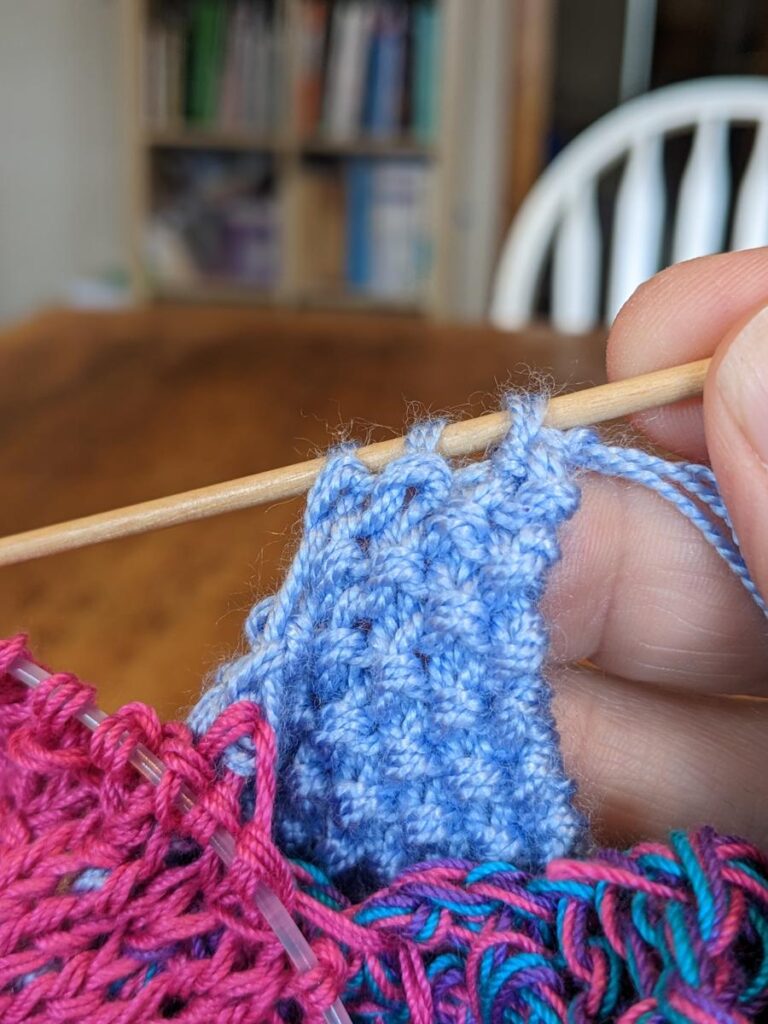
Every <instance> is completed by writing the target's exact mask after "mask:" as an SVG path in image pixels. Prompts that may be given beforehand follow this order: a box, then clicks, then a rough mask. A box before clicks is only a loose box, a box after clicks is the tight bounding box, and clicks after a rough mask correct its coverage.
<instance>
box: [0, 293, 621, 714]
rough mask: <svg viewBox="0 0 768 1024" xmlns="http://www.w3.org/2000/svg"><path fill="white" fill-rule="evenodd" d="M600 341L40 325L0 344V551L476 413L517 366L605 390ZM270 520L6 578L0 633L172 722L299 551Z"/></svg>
mask: <svg viewBox="0 0 768 1024" xmlns="http://www.w3.org/2000/svg"><path fill="white" fill-rule="evenodd" d="M603 350H604V340H603V338H602V337H598V336H593V337H587V338H579V339H575V338H565V337H560V336H557V335H555V334H552V333H550V332H548V331H546V330H545V329H532V330H531V331H529V332H526V333H525V334H524V335H509V334H502V333H499V332H497V331H494V330H492V329H490V328H488V327H485V326H472V327H457V326H440V325H434V324H424V323H422V322H419V321H416V320H407V319H400V318H394V317H385V316H380V317H369V316H366V317H362V316H344V317H340V316H333V315H331V314H305V315H301V314H297V313H278V312H269V313H267V312H254V311H249V310H234V309H233V310H216V309H207V308H205V309H199V308H197V309H195V308H184V309H177V308H171V307H166V308H156V309H151V310H137V311H134V312H126V313H119V314H117V313H115V314H112V313H110V314H94V313H89V314H86V313H77V312H50V313H45V314H41V315H40V316H38V317H36V318H34V319H33V320H31V321H29V322H27V323H24V324H22V325H20V326H19V327H17V328H15V329H12V330H10V331H6V332H5V334H4V335H2V336H0V417H1V419H0V424H1V426H0V475H1V476H2V479H3V480H4V486H3V501H2V503H1V504H0V534H3V535H4V534H9V533H14V532H17V531H20V530H24V529H30V528H32V527H35V526H42V525H44V524H46V523H52V522H57V521H59V520H62V519H67V518H72V517H74V516H80V515H86V514H88V513H90V512H97V511H101V510H103V509H107V508H112V507H115V506H118V505H124V504H127V503H130V502H136V501H141V500H143V499H146V498H152V497H158V496H160V495H163V494H167V493H171V492H175V491H179V490H184V489H187V488H191V487H198V486H202V485H204V484H208V483H213V482H215V481H218V480H224V479H227V478H229V477H236V476H241V475H244V474H246V473H252V472H256V471H258V470H261V469H268V468H270V467H273V466H278V465H282V464H284V463H287V462H295V461H297V460H299V459H302V458H304V457H308V456H310V455H314V454H316V453H317V452H318V450H322V449H323V448H324V447H326V446H327V445H328V443H329V441H332V440H333V439H334V438H339V437H340V436H342V435H343V436H352V437H354V438H358V439H370V440H379V439H383V438H385V437H388V436H391V435H392V434H396V433H400V432H402V429H403V427H404V424H405V423H406V422H407V421H412V420H413V419H414V418H415V417H416V416H417V415H422V414H424V413H425V412H432V413H434V412H438V411H443V410H446V409H449V410H452V411H453V412H454V413H455V414H457V415H468V414H477V413H479V412H480V411H482V410H483V408H485V409H487V408H492V407H494V406H495V404H496V398H495V396H496V395H498V394H499V393H501V392H502V390H503V389H504V387H505V386H507V385H508V384H510V383H514V384H516V385H518V386H520V385H525V384H527V383H529V382H530V379H531V378H530V370H529V369H528V368H529V367H533V368H535V371H536V374H535V376H534V379H535V380H538V379H539V378H538V375H539V373H540V371H542V370H543V371H549V372H551V374H552V376H553V378H554V381H555V382H556V384H557V385H558V387H568V388H573V387H580V386H584V385H588V384H591V383H600V382H601V381H602V380H603V379H604V369H603ZM301 508H302V505H301V502H300V501H290V502H284V503H282V504H280V505H278V506H275V507H272V508H266V509H252V510H248V511H244V512H238V513H235V514H230V515H228V516H223V517H219V518H218V519H213V520H209V521H207V522H200V523H193V524H189V525H187V526H182V527H176V528H174V529H171V530H166V531H163V532H160V533H155V534H151V535H146V536H143V537H133V538H128V539H125V540H122V541H117V542H112V543H110V544H104V545H101V546H99V547H96V548H90V549H85V550H82V551H76V552H69V553H67V554H63V555H58V556H56V557H51V558H47V559H44V560H42V561H38V562H32V563H28V564H26V565H20V566H12V567H8V568H4V569H0V633H1V634H2V635H8V634H10V633H14V632H17V631H19V630H25V631H28V632H29V633H30V635H31V644H32V646H33V649H34V651H35V653H36V655H37V656H38V657H39V658H41V659H43V660H45V661H46V662H47V663H48V664H49V665H51V666H53V667H55V668H57V669H66V670H70V671H73V672H76V673H78V674H79V675H81V676H82V677H83V678H86V679H88V680H91V681H93V682H95V683H96V684H97V686H98V688H99V694H100V703H101V705H102V706H103V707H104V708H105V709H107V710H111V709H114V708H115V707H116V706H118V705H119V704H121V703H124V702H126V701H128V700H145V701H150V702H152V703H153V704H154V705H155V706H156V707H157V708H158V710H159V711H160V712H161V714H163V715H166V716H168V715H171V714H173V713H175V712H177V711H178V710H179V709H180V708H184V707H186V706H188V705H189V704H191V703H192V702H193V701H194V700H195V699H196V697H197V694H198V692H199V688H200V683H201V680H203V679H204V678H205V676H206V673H208V672H210V671H211V669H212V668H213V667H214V666H215V665H216V664H217V662H218V661H219V660H221V659H223V658H225V657H227V656H228V655H230V654H231V653H232V652H233V650H235V649H236V647H237V645H238V644H239V643H240V640H239V634H240V627H241V621H242V619H243V616H244V613H245V611H246V609H247V608H248V607H249V605H250V604H251V603H252V602H253V601H254V599H255V598H256V597H258V596H261V595H263V594H265V593H269V592H270V591H271V590H272V589H273V588H274V587H275V586H276V585H277V583H278V581H279V579H280V575H281V573H282V571H283V570H284V568H285V566H286V564H287V562H288V560H289V558H290V556H291V553H292V552H293V550H294V549H295V545H296V542H297V538H298V535H299V522H300V515H301Z"/></svg>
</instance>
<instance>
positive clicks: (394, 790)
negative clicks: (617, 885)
mask: <svg viewBox="0 0 768 1024" xmlns="http://www.w3.org/2000/svg"><path fill="white" fill-rule="evenodd" d="M506 401H507V408H508V409H509V411H510V413H511V420H512V426H511V428H510V430H509V432H508V434H507V436H506V438H505V439H504V440H503V441H502V442H501V443H500V444H499V445H498V446H497V447H496V448H495V449H494V450H493V451H492V452H491V453H490V454H489V456H488V457H487V458H485V459H483V460H480V461H476V462H469V463H466V464H463V465H459V466H454V465H452V464H451V463H450V462H449V461H448V460H446V459H445V458H444V457H443V456H441V455H440V454H439V453H438V452H437V451H436V448H437V444H438V441H439V437H440V434H441V432H442V429H443V426H444V424H443V423H442V422H433V423H427V424H420V425H418V426H416V427H414V428H413V430H412V431H411V432H410V434H409V436H408V438H407V442H406V446H405V452H404V454H403V455H402V456H401V457H400V458H398V459H396V460H395V461H394V462H392V463H390V464H389V465H388V466H386V467H385V469H384V470H383V471H381V472H380V473H373V472H372V471H370V470H369V469H368V468H367V467H365V466H364V465H363V464H362V463H361V462H360V461H359V460H358V459H357V457H356V455H355V452H354V450H353V449H352V448H351V447H344V448H342V449H339V450H338V451H335V452H333V453H331V455H330V456H329V457H328V460H327V463H326V466H325V468H324V470H323V472H322V473H321V475H320V477H319V478H318V480H317V481H316V483H315V486H314V488H313V489H312V492H311V494H310V495H309V498H308V501H307V508H306V513H305V517H304V534H303V539H302V541H301V544H300V547H299V549H298V551H297V553H296V556H295V558H294V560H293V563H292V565H291V567H290V570H289V572H288V574H287V576H286V579H285V581H284V583H283V585H282V587H281V588H280V590H279V591H278V592H277V593H276V594H275V595H273V596H272V597H268V598H266V599H265V600H263V601H260V602H259V603H258V604H256V605H255V606H254V608H253V609H252V611H251V613H250V614H249V616H248V620H247V623H246V630H245V631H246V639H247V643H248V650H247V652H246V653H245V654H244V655H243V656H242V657H240V658H238V659H236V660H234V661H232V662H230V663H229V664H227V665H224V666H222V668H221V669H220V670H219V671H218V674H217V676H216V678H215V681H214V685H213V686H212V687H211V689H210V690H209V691H208V692H207V693H205V694H204V695H203V697H202V698H201V700H200V702H199V703H198V705H197V706H196V708H195V709H194V710H193V712H192V715H191V719H190V721H191V725H192V727H193V729H194V730H195V731H196V732H198V733H201V732H204V731H205V730H206V729H207V728H208V727H209V726H210V725H211V724H212V723H213V721H214V720H215V719H216V718H217V716H218V715H219V714H220V713H221V711H222V710H223V709H224V708H225V707H227V706H228V705H229V704H231V703H232V702H234V701H237V700H241V699H248V700H255V701H258V702H259V703H260V704H261V705H262V707H263V708H264V710H265V713H266V715H267V718H268V720H269V721H270V723H271V724H272V725H273V727H274V728H275V731H276V734H277V738H278V757H279V763H278V777H279V780H280V783H279V791H278V800H277V815H276V829H277V838H278V840H279V842H280V843H281V845H282V847H283V849H284V850H285V851H286V852H287V853H288V854H289V855H291V856H294V857H300V858H303V859H306V860H308V861H311V862H313V863H316V864H319V865H321V866H322V867H323V869H324V870H326V871H327V872H328V873H329V874H330V875H331V876H332V877H334V878H335V879H337V880H340V879H344V880H348V879H349V878H359V879H361V880H364V884H365V885H366V886H368V885H369V886H371V887H373V886H375V885H379V884H382V883H384V882H386V881H388V880H390V879H391V878H393V877H394V876H395V875H396V874H397V873H398V872H400V871H401V870H403V869H404V868H405V867H407V866H409V865H411V864H414V863H417V862H419V861H422V860H426V859H429V858H431V857H435V856H439V857H458V858H467V859H471V860H474V861H486V860H492V861H495V860H502V859H503V860H505V861H511V862H513V863H515V864H517V865H519V866H520V867H522V868H537V867H540V866H541V865H542V864H544V863H546V862H547V861H549V860H550V859H552V858H553V857H558V856H563V855H565V854H569V853H574V852H578V850H579V848H580V845H581V844H582V843H583V842H584V832H585V829H584V822H583V821H582V819H581V817H580V816H579V815H578V813H577V812H576V811H575V810H574V808H573V793H574V788H573V785H572V783H571V782H570V781H569V780H568V778H567V777H566V775H565V773H564V769H563V765H562V761H561V757H560V752H559V748H558V742H557V736H556V732H555V728H554V723H553V720H552V716H551V712H550V695H549V689H548V686H547V684H546V681H545V678H544V666H545V661H546V657H547V651H548V634H547V628H546V624H545V622H544V620H543V618H542V616H541V613H540V611H539V602H540V599H541V596H542V594H543V592H544V588H545V585H546V582H547V577H548V573H549V570H550V569H551V567H552V566H553V565H554V564H555V563H556V562H557V560H558V559H559V557H560V549H559V544H558V531H559V529H560V527H561V526H562V525H563V524H564V523H566V522H567V521H568V520H569V519H570V518H571V516H572V515H573V514H574V512H575V511H576V509H577V507H578V504H579V500H580V490H579V486H578V483H577V481H578V480H579V478H580V477H581V475H582V474H583V473H584V472H595V473H599V474H601V475H603V476H609V477H615V478H620V479H624V480H627V481H629V482H631V483H634V484H638V485H640V486H643V487H645V488H646V489H648V490H651V491H653V492H655V493H656V494H658V495H659V496H660V497H662V498H664V499H665V500H666V501H668V502H669V503H670V504H672V505H673V506H674V507H675V508H677V509H678V511H679V512H680V513H681V514H682V515H684V516H685V517H686V518H687V519H688V520H689V521H690V522H691V523H692V524H693V525H694V526H695V527H696V529H697V530H699V532H700V533H701V535H702V536H703V537H704V538H705V539H706V541H707V542H708V543H709V544H710V545H711V546H712V547H713V548H714V549H715V550H716V551H717V552H718V554H719V555H720V556H721V558H723V560H724V561H725V562H726V564H727V565H728V566H729V567H730V569H731V570H732V571H733V573H734V574H735V575H736V576H737V578H738V579H739V580H740V581H741V582H742V584H743V585H744V587H745V588H746V589H747V591H748V592H749V593H750V594H751V596H752V598H753V599H754V601H755V603H756V604H757V605H758V606H759V607H760V608H762V609H763V611H764V612H765V611H766V606H765V603H764V601H763V600H762V598H761V596H760V595H759V593H758V592H757V589H756V587H755V585H754V583H753V582H752V580H751V579H750V577H749V573H748V571H747V568H746V565H745V563H744V560H743V558H742V556H741V553H740V551H739V548H738V544H737V542H736V538H735V535H734V532H733V527H732V524H731V523H730V520H729V518H728V514H727V510H726V508H725V505H724V503H723V501H722V498H721V497H720V495H719V493H718V491H717V487H716V482H715V479H714V476H713V474H712V472H711V470H709V469H708V468H707V467H704V466H696V465H690V464H687V463H670V462H667V461H665V460H663V459H661V458H659V457H658V456H655V455H651V454H649V453H647V452H642V451H637V450H633V449H626V448H621V447H616V446H611V445H608V444H605V443H603V442H602V441H601V440H600V438H599V436H598V435H597V433H596V432H595V431H594V430H588V429H578V430H571V431H558V430H553V429H551V428H545V427H544V426H543V425H542V423H543V417H544V413H545V410H546V399H545V398H543V397H541V396H534V397H521V396H509V397H508V398H507V400H506ZM228 763H229V765H230V766H231V767H232V768H233V769H234V770H236V771H238V772H240V773H242V774H244V775H250V774H252V772H253V752H252V750H250V749H249V747H248V745H247V744H239V745H237V746H235V747H233V748H232V749H231V750H230V751H229V755H228ZM361 884H363V882H361ZM701 912H702V913H703V914H704V915H705V918H707V919H708V915H709V914H711V909H710V908H708V907H706V906H702V908H701ZM677 924H678V925H679V924H680V923H679V922H677ZM683 955H684V954H683Z"/></svg>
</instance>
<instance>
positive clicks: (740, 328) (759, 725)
mask: <svg viewBox="0 0 768 1024" xmlns="http://www.w3.org/2000/svg"><path fill="white" fill-rule="evenodd" d="M766 304H768V249H756V250H750V251H745V252H740V253H730V254H725V255H719V256H708V257H704V258H702V259H699V260H693V261H691V262H688V263H683V264H679V265H677V266H675V267H671V268H670V269H668V270H665V271H664V272H662V273H661V274H659V275H657V276H656V277H655V278H653V279H652V280H651V281H649V282H648V283H647V284H645V285H643V286H642V287H641V288H640V289H639V290H638V291H637V292H636V293H635V295H634V296H633V297H632V298H631V299H630V301H629V302H628V303H627V304H626V306H625V307H624V308H623V309H622V311H621V313H620V314H619V316H618V317H617V319H616V322H615V324H614V326H613V328H612V330H611V334H610V339H609V343H608V373H609V377H610V378H611V379H613V380H616V379H619V378H622V377H629V376H632V375H634V374H638V373H645V372H648V371H650V370H655V369H660V368H662V367H666V366H673V365H676V364H678V363H684V362H687V361H689V360H693V359H700V358H703V357H704V356H709V355H714V357H715V358H714V360H713V365H712V368H711V370H710V372H709V375H708V377H707V382H706V387H705V392H704V400H703V402H702V401H700V400H695V401H689V402H684V403H680V404H679V405H677V406H675V407H672V408H669V409H663V410H657V411H654V412H652V413H646V414H644V415H643V416H641V417H639V418H638V419H637V421H636V425H637V426H639V427H640V428H641V429H642V430H643V431H644V432H645V433H646V434H647V435H648V436H649V437H650V438H651V439H652V440H653V441H654V442H656V443H658V444H659V445H661V446H662V447H663V448H664V449H666V450H668V451H672V452H675V453H677V454H679V455H682V456H684V457H685V458H687V459H694V460H696V461H709V462H710V463H711V465H712V467H713V469H714V471H715V473H716V475H717V480H718V485H719V487H720V491H721V494H722V495H723V498H724V499H725V502H726V504H727V506H728V509H729V512H730V514H731V517H732V520H733V523H734V526H735V528H736V532H737V534H738V536H739V538H740V542H741V547H742V552H743V554H744V557H745V558H746V561H747V564H748V566H749V569H750V572H751V574H752V578H753V579H754V581H755V583H756V584H757V586H758V588H759V589H760V591H761V593H762V594H763V595H764V596H766V597H768V308H767V307H766ZM761 310H762V312H761ZM562 545H563V559H562V561H561V562H560V564H559V565H558V567H557V569H556V570H555V571H554V572H553V575H552V578H551V580H550V583H549V587H548V590H547V597H546V602H545V613H546V615H547V618H548V621H549V622H550V624H551V645H552V655H553V658H554V660H555V662H556V664H555V666H554V667H553V668H552V671H551V672H550V678H551V679H552V682H553V686H554V688H555V700H554V712H555V717H556V719H557V722H558V727H559V729H560V732H561V736H562V748H563V756H564V759H565V766H566V770H567V771H568V772H569V774H570V775H571V776H572V777H573V778H574V779H575V780H576V781H577V783H578V786H579V794H580V795H579V802H580V804H581V806H582V808H583V809H584V810H585V811H586V812H587V814H588V816H589V818H590V823H591V825H592V828H593V830H594V833H595V835H596V837H597V839H598V840H599V841H601V842H603V843H606V842H607V843H611V844H618V845H626V844H628V843H631V842H633V841H635V840H637V839H639V838H657V837H659V838H660V837H663V836H664V835H665V834H666V833H667V832H668V831H669V830H670V829H671V828H687V827H694V826H696V825H701V824H704V823H707V824H711V825H714V826H715V827H716V828H718V829H719V830H721V831H723V832H732V833H738V834H741V835H743V836H745V837H746V838H748V839H750V840H752V841H753V842H756V843H758V844H762V845H763V846H764V847H765V846H768V624H767V623H766V619H765V617H764V616H763V615H762V614H761V612H760V611H758V609H757V608H756V606H755V605H754V604H753V603H752V601H751V599H750V598H749V596H748V595H747V593H746V591H745V590H744V589H743V587H742V585H741V584H740V583H739V581H738V580H737V579H736V578H735V577H734V576H732V574H731V573H730V570H729V569H728V568H727V567H726V565H725V563H724V562H723V561H722V560H721V559H720V557H719V556H718V555H717V554H716V553H715V552H714V551H713V550H712V548H710V547H709V546H708V545H707V544H706V542H705V541H704V540H703V539H702V538H701V536H700V535H699V533H698V532H697V531H696V530H695V529H694V528H693V527H692V526H691V525H690V524H689V523H688V522H687V521H686V520H685V519H684V518H683V517H682V516H681V515H680V514H679V513H678V512H677V511H676V510H675V509H674V508H672V507H671V506H669V505H667V504H666V503H665V502H664V501H663V500H662V499H661V498H658V497H656V496H655V495H652V494H649V493H648V492H646V491H644V490H643V489H642V488H641V487H639V486H634V485H632V486H630V485H627V484H623V483H620V482H615V481H610V480H604V479H596V478H590V479H588V480H587V481H586V482H585V484H584V489H583V502H582V508H581V509H580V510H579V512H578V513H577V515H576V516H575V517H574V519H573V521H572V522H571V523H570V524H569V525H568V527H566V528H565V529H564V531H563V536H562ZM582 659H589V661H590V662H591V663H593V664H594V666H595V667H596V668H595V670H594V671H590V670H588V669H584V668H578V667H574V663H575V662H577V661H580V660H582Z"/></svg>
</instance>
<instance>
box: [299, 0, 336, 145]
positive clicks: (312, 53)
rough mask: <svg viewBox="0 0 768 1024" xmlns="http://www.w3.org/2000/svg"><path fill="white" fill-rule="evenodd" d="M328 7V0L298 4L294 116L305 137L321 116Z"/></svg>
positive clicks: (311, 132)
mask: <svg viewBox="0 0 768 1024" xmlns="http://www.w3.org/2000/svg"><path fill="white" fill-rule="evenodd" d="M329 11H330V2H329V0H304V2H303V3H301V4H300V6H299V24H298V33H299V36H298V69H297V76H298V77H297V83H296V120H297V123H298V127H299V131H300V132H301V134H302V136H304V137H305V138H306V137H308V136H311V135H314V134H315V132H316V131H317V129H318V125H319V124H320V119H321V116H322V109H323V68H324V66H325V50H326V43H327V40H328V25H329V19H328V15H329Z"/></svg>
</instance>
